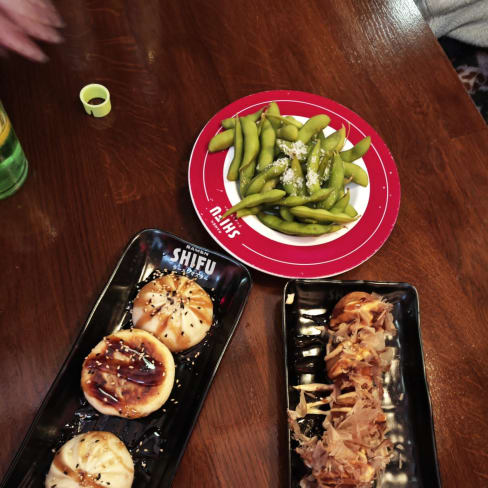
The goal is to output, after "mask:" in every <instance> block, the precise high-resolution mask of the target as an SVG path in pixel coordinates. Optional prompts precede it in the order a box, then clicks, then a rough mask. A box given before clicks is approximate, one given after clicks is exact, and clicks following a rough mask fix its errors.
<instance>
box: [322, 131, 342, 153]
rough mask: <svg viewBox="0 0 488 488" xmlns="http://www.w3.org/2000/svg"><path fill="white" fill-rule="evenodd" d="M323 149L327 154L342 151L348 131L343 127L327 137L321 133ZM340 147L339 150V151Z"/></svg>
mask: <svg viewBox="0 0 488 488" xmlns="http://www.w3.org/2000/svg"><path fill="white" fill-rule="evenodd" d="M319 137H320V142H321V146H320V147H321V148H322V149H323V150H324V151H325V152H331V151H340V150H341V149H342V146H343V145H344V140H345V138H346V129H345V127H344V126H342V127H341V128H340V129H339V130H336V131H335V132H333V133H332V134H330V135H328V136H325V135H324V132H323V131H321V132H320V133H319ZM338 146H340V147H339V149H338Z"/></svg>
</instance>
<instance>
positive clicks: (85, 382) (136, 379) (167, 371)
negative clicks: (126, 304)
mask: <svg viewBox="0 0 488 488" xmlns="http://www.w3.org/2000/svg"><path fill="white" fill-rule="evenodd" d="M174 374H175V364H174V361H173V356H172V354H171V352H170V351H169V349H168V348H167V347H166V346H165V345H164V344H163V343H162V342H161V341H159V340H158V339H156V338H155V337H154V336H153V335H151V334H149V332H146V331H144V330H139V329H132V330H120V331H118V332H116V333H115V334H112V335H109V336H107V337H104V339H103V340H102V341H100V342H99V343H98V344H97V346H96V347H95V348H94V349H92V351H91V352H90V354H89V355H88V356H87V357H86V359H85V361H84V363H83V368H82V372H81V387H82V388H83V392H84V394H85V397H86V399H87V400H88V402H89V403H90V404H91V405H92V406H93V407H94V408H96V409H97V410H98V411H99V412H101V413H103V414H106V415H116V416H118V417H125V418H129V419H133V418H138V417H145V416H146V415H149V414H150V413H152V412H154V411H155V410H158V409H159V408H160V407H161V406H162V405H163V404H164V402H165V401H166V400H167V399H168V397H169V395H170V393H171V390H172V388H173V382H174Z"/></svg>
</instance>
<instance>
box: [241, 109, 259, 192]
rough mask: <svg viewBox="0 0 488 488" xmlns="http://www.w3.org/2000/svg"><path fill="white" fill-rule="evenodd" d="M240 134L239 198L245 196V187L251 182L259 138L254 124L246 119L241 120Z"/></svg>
mask: <svg viewBox="0 0 488 488" xmlns="http://www.w3.org/2000/svg"><path fill="white" fill-rule="evenodd" d="M241 125H242V134H243V136H244V156H243V158H242V163H241V167H240V168H239V173H240V182H239V190H240V192H241V196H244V195H245V194H246V190H247V186H248V185H249V183H250V182H251V179H252V177H253V176H254V171H255V169H256V157H257V155H258V152H259V138H258V129H257V127H256V123H255V122H253V121H252V120H251V119H250V118H248V117H243V118H242V119H241Z"/></svg>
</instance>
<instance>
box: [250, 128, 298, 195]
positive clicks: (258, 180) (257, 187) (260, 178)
mask: <svg viewBox="0 0 488 488" xmlns="http://www.w3.org/2000/svg"><path fill="white" fill-rule="evenodd" d="M271 130H273V129H271ZM289 162H290V160H289V159H288V158H281V159H278V160H276V161H275V162H274V163H272V164H271V165H270V166H269V167H268V168H267V169H266V170H265V171H263V172H262V173H259V174H258V175H256V176H255V177H254V178H253V179H252V180H251V183H249V186H248V187H247V193H246V195H252V194H253V193H259V192H260V191H261V190H262V189H263V186H264V184H265V183H266V181H268V180H271V179H273V178H277V177H278V176H281V174H283V173H284V172H285V170H286V168H288V164H289Z"/></svg>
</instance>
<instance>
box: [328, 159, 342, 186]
mask: <svg viewBox="0 0 488 488" xmlns="http://www.w3.org/2000/svg"><path fill="white" fill-rule="evenodd" d="M329 186H330V188H335V190H336V191H337V192H338V194H339V193H340V192H341V191H342V189H343V187H344V163H343V162H342V159H341V157H340V156H339V155H338V154H334V156H333V158H332V167H331V170H330V178H329Z"/></svg>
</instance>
